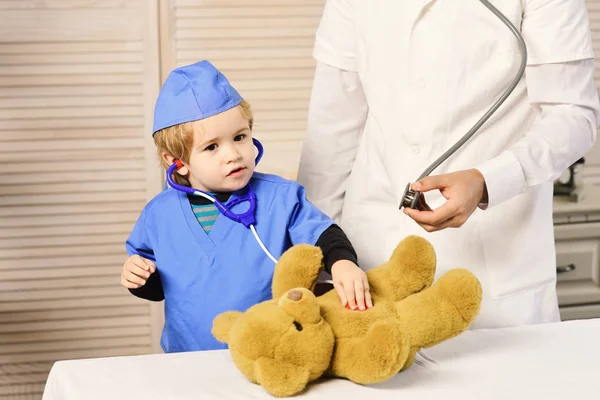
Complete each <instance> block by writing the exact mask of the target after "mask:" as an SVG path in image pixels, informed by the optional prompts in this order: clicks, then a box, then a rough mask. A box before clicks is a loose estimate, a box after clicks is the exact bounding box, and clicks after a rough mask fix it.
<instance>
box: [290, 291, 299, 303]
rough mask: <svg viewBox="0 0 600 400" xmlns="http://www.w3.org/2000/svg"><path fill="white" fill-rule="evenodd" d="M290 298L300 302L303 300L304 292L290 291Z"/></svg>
mask: <svg viewBox="0 0 600 400" xmlns="http://www.w3.org/2000/svg"><path fill="white" fill-rule="evenodd" d="M288 298H289V299H290V300H294V301H298V300H300V299H301V298H302V292H301V291H299V290H290V291H289V293H288Z"/></svg>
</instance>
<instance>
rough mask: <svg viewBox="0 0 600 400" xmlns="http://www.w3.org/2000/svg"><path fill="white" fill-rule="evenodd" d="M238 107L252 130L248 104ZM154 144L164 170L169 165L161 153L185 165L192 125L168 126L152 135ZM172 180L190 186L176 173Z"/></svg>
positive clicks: (191, 142) (192, 132)
mask: <svg viewBox="0 0 600 400" xmlns="http://www.w3.org/2000/svg"><path fill="white" fill-rule="evenodd" d="M238 107H239V110H240V112H241V114H242V116H243V117H244V118H246V119H247V120H248V125H249V127H250V130H252V123H253V121H254V116H253V115H252V108H251V107H250V104H249V103H248V102H247V101H246V100H242V102H241V103H240V104H239V106H238ZM154 144H155V145H156V152H157V154H158V157H159V159H160V163H161V165H162V166H163V167H164V168H165V169H168V168H169V167H170V165H169V163H167V161H166V160H165V159H164V158H163V156H162V154H163V153H167V154H169V155H170V156H171V157H173V158H177V159H179V160H181V161H183V162H184V163H186V164H187V163H188V162H189V161H190V153H191V151H192V146H193V145H194V131H193V129H192V123H191V122H184V123H183V124H178V125H174V126H169V127H168V128H164V129H161V130H159V131H157V132H156V133H155V134H154ZM173 180H174V181H175V183H177V184H179V185H184V186H190V182H189V181H188V179H187V178H186V177H185V176H182V175H179V174H177V173H175V174H173Z"/></svg>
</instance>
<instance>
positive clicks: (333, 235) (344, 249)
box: [316, 224, 358, 274]
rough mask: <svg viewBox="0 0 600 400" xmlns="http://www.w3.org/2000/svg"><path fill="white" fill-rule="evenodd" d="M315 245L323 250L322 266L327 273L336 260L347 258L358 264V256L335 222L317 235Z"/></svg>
mask: <svg viewBox="0 0 600 400" xmlns="http://www.w3.org/2000/svg"><path fill="white" fill-rule="evenodd" d="M316 246H317V247H320V248H321V251H322V252H323V264H324V268H325V271H326V272H327V273H329V274H331V267H332V266H333V264H335V263H336V262H337V261H340V260H349V261H352V262H353V263H355V264H358V257H357V256H356V251H355V250H354V247H352V243H350V240H348V237H347V236H346V234H345V233H344V231H343V230H342V228H340V227H339V226H338V225H336V224H333V225H331V226H330V227H329V228H327V229H326V230H325V231H324V232H323V233H322V234H321V236H319V239H318V240H317V243H316Z"/></svg>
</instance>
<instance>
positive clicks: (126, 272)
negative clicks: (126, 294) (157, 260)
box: [121, 254, 156, 289]
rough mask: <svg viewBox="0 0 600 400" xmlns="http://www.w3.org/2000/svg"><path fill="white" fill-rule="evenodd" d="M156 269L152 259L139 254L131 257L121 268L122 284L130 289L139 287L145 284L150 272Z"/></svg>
mask: <svg viewBox="0 0 600 400" xmlns="http://www.w3.org/2000/svg"><path fill="white" fill-rule="evenodd" d="M154 271H156V265H155V264H154V263H153V262H152V260H148V259H146V258H142V257H140V256H139V255H137V254H134V255H133V256H131V257H129V258H128V259H127V261H125V264H123V269H122V270H121V285H122V286H125V287H126V288H128V289H137V288H139V287H140V286H144V285H145V284H146V281H147V280H148V277H149V276H150V274H153V273H154Z"/></svg>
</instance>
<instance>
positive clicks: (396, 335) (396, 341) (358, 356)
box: [328, 319, 410, 385]
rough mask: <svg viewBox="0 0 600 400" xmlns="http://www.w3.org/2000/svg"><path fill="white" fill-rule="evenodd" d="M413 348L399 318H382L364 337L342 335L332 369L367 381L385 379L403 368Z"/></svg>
mask: <svg viewBox="0 0 600 400" xmlns="http://www.w3.org/2000/svg"><path fill="white" fill-rule="evenodd" d="M409 351H410V344H409V339H408V335H406V333H404V332H403V331H402V330H401V329H400V326H399V324H398V322H397V321H395V320H393V319H392V320H385V321H380V322H377V323H375V324H373V325H372V326H371V327H370V328H369V330H368V331H367V333H366V334H365V335H364V336H363V337H360V338H340V339H338V340H337V342H336V348H335V352H334V355H333V359H332V363H331V366H330V370H329V371H328V373H329V375H332V376H337V377H341V378H346V379H349V380H351V381H353V382H356V383H360V384H365V385H366V384H373V383H378V382H383V381H385V380H387V379H389V378H391V377H392V376H394V375H395V374H397V373H398V371H400V368H402V366H403V365H404V364H405V363H406V358H407V357H408V354H409Z"/></svg>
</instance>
